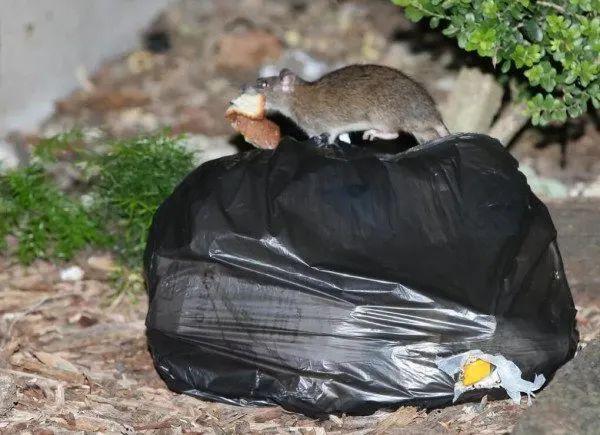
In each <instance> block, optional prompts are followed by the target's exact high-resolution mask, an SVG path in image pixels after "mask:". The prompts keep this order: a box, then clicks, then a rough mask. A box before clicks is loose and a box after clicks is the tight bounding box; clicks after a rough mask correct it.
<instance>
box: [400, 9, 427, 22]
mask: <svg viewBox="0 0 600 435" xmlns="http://www.w3.org/2000/svg"><path fill="white" fill-rule="evenodd" d="M404 13H405V14H406V18H408V19H409V20H410V21H413V22H415V23H416V22H417V21H419V20H420V19H421V18H423V17H424V15H423V12H421V11H420V10H419V9H417V8H415V7H413V6H408V7H407V8H406V9H405V10H404Z"/></svg>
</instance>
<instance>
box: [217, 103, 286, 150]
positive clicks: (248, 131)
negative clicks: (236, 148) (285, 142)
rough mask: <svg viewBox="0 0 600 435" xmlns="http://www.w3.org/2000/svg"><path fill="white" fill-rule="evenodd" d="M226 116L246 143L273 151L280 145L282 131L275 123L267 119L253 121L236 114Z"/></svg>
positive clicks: (231, 113)
mask: <svg viewBox="0 0 600 435" xmlns="http://www.w3.org/2000/svg"><path fill="white" fill-rule="evenodd" d="M225 116H226V118H227V119H228V120H229V122H230V123H231V126H232V127H233V128H234V129H235V130H237V131H239V132H240V133H241V134H242V136H244V139H245V140H246V142H248V143H251V144H252V145H254V146H255V147H257V148H263V149H270V150H272V149H274V148H277V145H279V141H280V140H281V131H280V130H279V126H278V125H277V124H275V123H274V122H273V121H271V120H269V119H267V118H263V119H252V118H250V117H248V116H245V115H241V114H239V113H235V112H230V113H227V114H226V115H225Z"/></svg>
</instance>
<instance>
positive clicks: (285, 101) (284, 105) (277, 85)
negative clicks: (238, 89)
mask: <svg viewBox="0 0 600 435" xmlns="http://www.w3.org/2000/svg"><path fill="white" fill-rule="evenodd" d="M300 80H301V79H300V78H299V77H298V76H296V74H294V73H293V72H292V71H290V70H289V69H282V70H281V72H280V73H279V75H278V76H271V77H261V78H259V79H257V80H256V82H255V83H253V84H251V85H247V86H244V92H246V93H251V92H256V93H258V94H262V95H264V96H265V101H266V109H267V110H268V111H277V112H281V113H283V114H284V115H286V114H288V113H289V108H290V106H291V99H292V96H293V94H294V87H295V86H296V85H297V84H298V82H299V81H300Z"/></svg>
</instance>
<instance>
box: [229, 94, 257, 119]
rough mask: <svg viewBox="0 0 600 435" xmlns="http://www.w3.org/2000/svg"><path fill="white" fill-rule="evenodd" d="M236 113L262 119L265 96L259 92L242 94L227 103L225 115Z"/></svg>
mask: <svg viewBox="0 0 600 435" xmlns="http://www.w3.org/2000/svg"><path fill="white" fill-rule="evenodd" d="M234 113H237V114H239V115H243V116H245V117H247V118H250V119H264V117H265V96H264V95H261V94H242V95H240V96H239V97H237V98H236V99H235V100H233V101H232V102H231V103H229V107H228V108H227V111H226V112H225V116H229V115H231V114H234Z"/></svg>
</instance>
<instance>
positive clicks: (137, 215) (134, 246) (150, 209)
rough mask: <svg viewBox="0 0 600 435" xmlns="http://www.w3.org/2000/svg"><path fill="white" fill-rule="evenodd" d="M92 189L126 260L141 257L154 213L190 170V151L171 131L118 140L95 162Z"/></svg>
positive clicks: (135, 259) (98, 207)
mask: <svg viewBox="0 0 600 435" xmlns="http://www.w3.org/2000/svg"><path fill="white" fill-rule="evenodd" d="M96 164H97V172H98V175H97V177H95V178H93V179H92V191H93V192H94V196H95V198H96V200H97V203H96V207H95V209H96V210H97V213H98V215H105V219H106V220H105V221H106V222H107V230H108V231H110V232H111V233H112V234H114V235H115V240H116V243H115V249H116V250H117V251H118V252H119V253H120V254H121V257H122V259H123V260H124V262H126V263H128V264H130V265H137V264H139V263H140V262H141V257H142V253H143V251H144V247H145V244H146V236H147V233H148V229H149V227H150V224H151V222H152V216H153V215H154V212H155V211H156V209H157V208H158V206H159V205H160V203H161V202H162V201H163V200H164V199H165V198H166V197H167V196H168V195H169V194H170V193H171V192H172V191H173V188H174V187H175V186H176V185H177V183H179V182H180V181H181V180H182V179H183V177H184V176H185V175H186V174H187V173H188V172H189V171H190V170H191V169H192V167H193V163H192V155H191V153H189V152H187V151H186V150H185V149H183V148H182V147H181V145H180V143H179V140H178V139H174V138H170V137H167V136H155V137H149V138H139V139H133V140H128V141H121V142H115V143H114V144H112V146H111V147H110V150H109V152H108V154H106V155H103V156H100V157H99V158H98V160H97V162H96Z"/></svg>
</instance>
